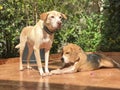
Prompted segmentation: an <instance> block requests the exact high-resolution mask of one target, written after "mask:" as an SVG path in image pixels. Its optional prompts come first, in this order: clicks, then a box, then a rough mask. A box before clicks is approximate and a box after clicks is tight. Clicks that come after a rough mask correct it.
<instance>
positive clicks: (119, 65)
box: [112, 60, 120, 69]
mask: <svg viewBox="0 0 120 90" xmlns="http://www.w3.org/2000/svg"><path fill="white" fill-rule="evenodd" d="M112 62H113V64H114V67H116V68H119V69H120V63H118V62H116V61H115V60H112Z"/></svg>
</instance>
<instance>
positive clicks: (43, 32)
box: [16, 11, 67, 76]
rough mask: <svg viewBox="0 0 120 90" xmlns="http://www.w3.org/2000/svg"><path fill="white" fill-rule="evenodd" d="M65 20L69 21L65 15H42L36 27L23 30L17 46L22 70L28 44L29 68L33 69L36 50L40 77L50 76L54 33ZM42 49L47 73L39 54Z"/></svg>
mask: <svg viewBox="0 0 120 90" xmlns="http://www.w3.org/2000/svg"><path fill="white" fill-rule="evenodd" d="M63 18H64V19H67V17H66V16H65V15H64V14H63V13H61V12H57V11H49V12H45V13H42V14H41V15H40V20H39V21H38V23H37V24H36V25H35V26H27V27H25V28H23V30H22V32H21V34H20V43H19V44H18V45H17V46H16V48H19V49H20V70H23V64H22V56H23V51H24V48H25V45H26V44H27V46H28V50H29V51H28V55H27V68H28V69H29V68H31V67H30V65H29V61H30V56H31V54H32V52H33V50H34V53H35V58H36V61H37V65H38V70H39V72H40V75H42V76H45V75H48V74H49V70H48V59H49V52H50V48H51V46H52V43H53V39H54V33H55V31H56V30H58V29H60V28H61V26H62V19H63ZM41 48H44V49H45V73H44V72H43V68H42V64H41V58H40V52H39V50H40V49H41Z"/></svg>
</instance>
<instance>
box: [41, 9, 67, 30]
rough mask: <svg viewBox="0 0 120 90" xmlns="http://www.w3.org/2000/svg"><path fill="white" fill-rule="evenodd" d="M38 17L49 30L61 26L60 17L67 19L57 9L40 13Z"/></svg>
mask: <svg viewBox="0 0 120 90" xmlns="http://www.w3.org/2000/svg"><path fill="white" fill-rule="evenodd" d="M40 19H41V20H43V21H44V24H45V25H46V26H47V28H48V29H49V30H53V31H54V30H57V29H60V28H61V26H62V19H67V17H66V16H65V14H63V13H61V12H57V11H49V12H46V13H42V14H41V15H40Z"/></svg>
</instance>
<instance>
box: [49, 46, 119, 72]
mask: <svg viewBox="0 0 120 90" xmlns="http://www.w3.org/2000/svg"><path fill="white" fill-rule="evenodd" d="M61 60H62V62H63V63H64V66H63V67H62V68H61V69H57V70H52V71H51V73H52V74H63V73H74V72H77V71H91V70H95V69H99V68H101V67H109V68H112V67H118V68H120V64H118V63H117V62H115V61H114V60H113V59H111V58H108V57H106V56H104V55H102V54H98V53H95V54H86V53H85V52H84V51H83V50H82V48H81V47H79V46H78V45H76V44H68V45H66V46H64V47H63V52H62V58H61Z"/></svg>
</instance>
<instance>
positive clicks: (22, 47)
mask: <svg viewBox="0 0 120 90" xmlns="http://www.w3.org/2000/svg"><path fill="white" fill-rule="evenodd" d="M25 45H26V41H24V42H21V43H20V70H23V64H22V57H23V52H24V48H25Z"/></svg>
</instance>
